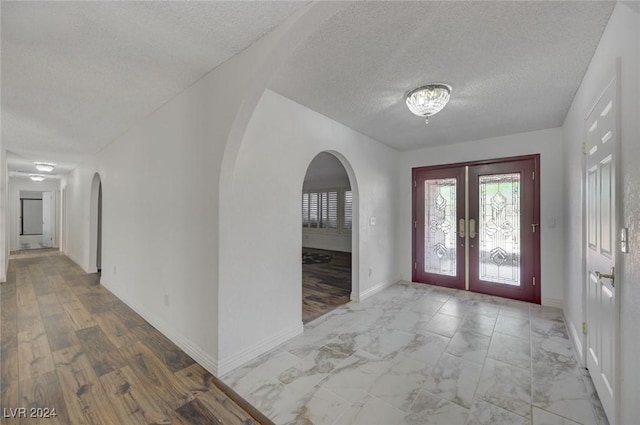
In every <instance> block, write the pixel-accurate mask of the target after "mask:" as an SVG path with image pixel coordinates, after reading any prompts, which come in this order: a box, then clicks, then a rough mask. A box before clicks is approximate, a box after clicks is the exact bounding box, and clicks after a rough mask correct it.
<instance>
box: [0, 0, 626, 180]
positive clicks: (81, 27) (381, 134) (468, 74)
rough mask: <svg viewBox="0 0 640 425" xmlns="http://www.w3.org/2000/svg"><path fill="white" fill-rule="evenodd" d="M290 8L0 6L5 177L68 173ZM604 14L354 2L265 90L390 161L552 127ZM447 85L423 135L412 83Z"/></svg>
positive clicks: (604, 9)
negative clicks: (365, 138) (407, 98)
mask: <svg viewBox="0 0 640 425" xmlns="http://www.w3.org/2000/svg"><path fill="white" fill-rule="evenodd" d="M304 4H305V2H276V1H263V2H244V1H238V2H234V1H231V2H217V1H215V2H49V1H44V2H9V1H2V3H1V6H0V7H1V8H2V32H1V34H0V35H1V42H2V45H1V51H2V74H1V75H2V140H3V144H4V146H5V147H6V148H7V149H8V150H9V151H10V153H11V154H10V155H9V156H8V160H9V166H10V170H20V171H27V172H31V171H34V169H33V167H32V165H31V162H32V161H51V162H55V163H57V164H58V167H57V169H56V171H58V172H64V171H68V170H70V169H72V168H73V167H75V166H76V165H77V164H78V163H79V162H82V161H83V160H84V159H85V158H86V157H87V155H90V154H93V153H95V152H97V151H99V150H101V149H102V148H104V146H106V145H107V144H108V143H110V142H111V141H112V140H114V139H115V138H117V137H118V136H120V135H121V134H123V133H124V132H125V131H127V130H128V129H130V128H131V127H132V126H133V125H134V124H135V123H137V122H139V121H140V120H142V119H144V118H145V117H146V116H148V115H149V114H150V113H152V112H153V111H154V110H155V109H157V108H158V107H160V106H161V105H162V104H164V103H165V102H167V101H168V100H169V99H171V98H172V97H174V96H175V95H176V94H178V93H180V92H181V91H182V90H184V89H185V88H186V87H188V86H189V85H190V84H192V83H193V82H194V81H196V80H197V79H199V78H200V77H202V76H203V75H204V74H205V73H207V72H208V71H210V70H211V69H213V68H215V67H216V66H217V65H219V64H220V63H222V62H224V61H225V60H227V59H229V58H230V57H232V56H233V55H235V54H237V53H238V52H240V51H241V50H242V49H244V48H246V47H247V46H249V45H250V44H252V43H253V42H255V41H256V40H257V39H259V38H260V37H262V36H263V35H265V34H266V33H268V32H269V31H270V30H272V29H273V28H275V27H276V26H277V25H279V24H280V23H281V22H282V21H284V19H286V18H287V17H288V16H290V15H291V14H292V13H293V12H295V11H296V10H297V9H299V8H300V7H302V6H304ZM613 6H614V3H613V2H580V1H579V2H546V1H542V2H539V1H534V2H431V1H424V2H354V3H352V4H344V7H343V8H342V9H341V11H340V12H339V13H338V14H337V15H335V16H334V17H333V18H331V19H329V20H328V21H327V22H325V23H324V24H322V25H321V26H320V29H319V30H318V31H317V32H316V33H315V34H313V35H312V36H311V37H310V38H308V39H306V40H303V41H302V43H301V45H300V47H299V48H298V49H297V50H296V51H294V52H292V55H291V57H290V59H289V60H288V61H287V62H286V63H284V64H283V66H282V68H281V70H280V72H279V74H278V75H277V77H276V78H275V79H274V80H273V82H272V84H271V88H272V89H274V90H275V91H277V92H279V93H281V94H283V95H285V96H287V97H290V98H292V99H294V100H296V101H297V102H299V103H301V104H304V105H306V106H308V107H310V108H311V109H314V110H316V111H318V112H320V113H322V114H325V115H327V116H329V117H331V118H333V119H335V120H337V121H339V122H342V123H344V124H346V125H348V126H350V127H352V128H354V129H356V130H358V131H360V132H362V133H364V134H367V135H369V136H371V137H373V138H375V139H377V140H379V141H381V142H384V143H386V144H388V145H390V146H393V147H396V148H398V149H402V150H406V149H412V148H418V147H422V146H430V145H440V144H445V143H454V142H460V141H464V140H472V139H479V138H485V137H491V136H498V135H504V134H512V133H518V132H522V131H529V130H535V129H540V128H549V127H555V126H559V125H561V124H562V122H563V119H564V116H565V113H566V111H567V109H568V107H569V105H570V103H571V100H572V97H573V95H574V93H575V91H576V89H577V87H578V85H579V83H580V81H581V79H582V76H583V74H584V72H585V70H586V67H587V65H588V63H589V60H590V58H591V56H592V54H593V52H594V50H595V47H596V45H597V43H598V41H599V38H600V36H601V34H602V31H603V28H604V26H605V25H606V22H607V20H608V18H609V16H610V13H611V11H612V9H613ZM429 82H445V83H449V84H451V85H452V86H453V96H452V100H451V102H450V104H449V105H448V106H447V107H446V108H445V109H444V110H443V111H442V112H441V113H439V114H437V115H435V116H434V117H433V118H432V119H431V124H429V125H428V126H425V125H424V123H423V120H422V119H421V118H419V117H415V116H413V115H411V114H410V113H409V112H408V110H407V109H406V107H405V106H404V99H403V95H404V93H405V92H406V91H408V90H409V89H411V88H414V87H416V86H418V85H422V84H425V83H429Z"/></svg>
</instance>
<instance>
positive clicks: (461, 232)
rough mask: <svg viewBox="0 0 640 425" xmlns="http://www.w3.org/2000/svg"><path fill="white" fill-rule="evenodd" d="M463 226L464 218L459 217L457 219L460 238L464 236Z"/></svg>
mask: <svg viewBox="0 0 640 425" xmlns="http://www.w3.org/2000/svg"><path fill="white" fill-rule="evenodd" d="M464 228H465V223H464V218H461V219H460V220H458V232H457V233H458V236H460V237H461V238H464Z"/></svg>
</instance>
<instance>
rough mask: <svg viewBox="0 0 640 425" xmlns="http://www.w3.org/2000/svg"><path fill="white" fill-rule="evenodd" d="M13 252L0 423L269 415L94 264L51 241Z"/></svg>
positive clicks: (211, 420)
mask: <svg viewBox="0 0 640 425" xmlns="http://www.w3.org/2000/svg"><path fill="white" fill-rule="evenodd" d="M14 254H15V255H12V257H11V259H10V261H9V273H8V279H7V280H8V281H7V283H3V284H0V320H1V328H0V332H1V334H0V359H1V362H0V368H1V381H0V387H1V389H2V396H1V403H2V405H1V406H0V407H1V408H0V412H1V414H0V418H2V420H1V421H0V422H2V423H3V424H5V423H6V424H14V423H20V424H65V425H66V424H105V425H112V424H225V425H227V424H229V425H235V424H237V425H240V424H242V425H249V424H258V423H260V424H272V422H271V421H269V420H268V419H267V418H266V417H264V415H262V414H260V412H258V411H256V410H255V409H254V408H252V407H251V406H250V405H248V403H246V402H245V401H244V400H242V399H241V398H240V397H239V396H238V395H237V394H235V393H233V392H232V391H231V390H230V389H229V388H228V387H226V386H225V385H224V384H223V383H222V382H220V381H219V380H218V379H217V378H216V377H214V376H212V375H211V374H210V373H208V372H207V371H206V370H205V369H204V368H203V367H201V366H200V365H199V364H197V363H196V362H195V361H194V360H193V359H191V358H190V357H189V356H188V355H186V354H185V353H184V352H183V351H182V350H180V349H179V348H178V347H177V346H176V345H174V344H173V343H172V342H171V341H170V340H168V339H167V338H166V337H165V336H164V335H162V334H161V333H160V332H158V331H157V330H156V329H155V328H153V327H152V326H151V325H150V324H149V323H147V322H146V321H145V320H144V319H142V318H141V317H140V316H139V315H137V314H136V313H135V312H134V311H133V310H131V309H130V308H129V307H127V306H126V305H125V304H124V303H122V302H121V301H120V300H118V298H116V297H115V296H114V295H113V294H111V293H110V292H109V291H108V290H106V289H105V288H104V287H103V286H101V285H99V284H98V276H97V275H96V274H85V273H83V271H82V270H81V269H80V268H79V267H78V266H77V265H75V264H74V263H73V262H72V261H71V260H69V259H68V258H67V257H65V256H64V255H61V254H60V253H59V252H57V251H52V250H44V251H39V252H38V251H35V252H33V253H27V252H16V253H14ZM241 406H242V407H241ZM19 408H25V409H26V411H25V414H26V416H27V418H23V419H17V418H15V416H18V415H22V411H20V410H16V409H19ZM38 408H42V409H41V410H37V409H38ZM30 409H34V410H33V411H31V410H30ZM47 409H49V410H47ZM51 409H55V414H56V416H55V417H51V418H46V419H45V418H42V419H36V418H29V416H30V414H31V413H35V414H37V415H44V414H46V413H47V412H49V413H50V412H51Z"/></svg>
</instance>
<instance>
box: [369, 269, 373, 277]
mask: <svg viewBox="0 0 640 425" xmlns="http://www.w3.org/2000/svg"><path fill="white" fill-rule="evenodd" d="M372 274H373V268H371V267H369V277H371V275H372Z"/></svg>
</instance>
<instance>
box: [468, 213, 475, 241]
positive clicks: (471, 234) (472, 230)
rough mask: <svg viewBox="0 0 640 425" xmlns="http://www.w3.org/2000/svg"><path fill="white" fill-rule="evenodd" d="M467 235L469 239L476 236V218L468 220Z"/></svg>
mask: <svg viewBox="0 0 640 425" xmlns="http://www.w3.org/2000/svg"><path fill="white" fill-rule="evenodd" d="M469 237H470V238H471V239H473V238H475V237H476V220H475V219H474V218H472V219H470V220H469Z"/></svg>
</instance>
